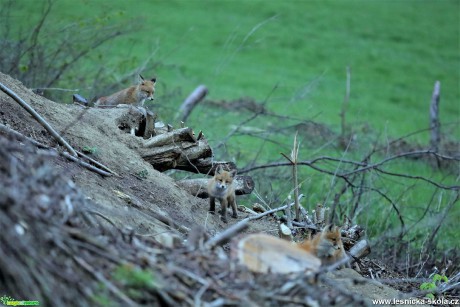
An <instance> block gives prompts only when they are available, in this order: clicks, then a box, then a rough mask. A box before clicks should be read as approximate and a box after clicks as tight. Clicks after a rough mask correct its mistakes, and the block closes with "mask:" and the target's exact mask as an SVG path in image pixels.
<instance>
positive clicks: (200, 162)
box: [177, 157, 236, 176]
mask: <svg viewBox="0 0 460 307" xmlns="http://www.w3.org/2000/svg"><path fill="white" fill-rule="evenodd" d="M212 160H213V159H212V158H211V157H209V158H205V159H201V158H199V159H196V160H195V161H193V163H192V164H190V163H188V164H183V165H178V166H177V169H180V170H183V171H187V172H193V173H199V174H206V175H211V176H213V175H214V174H215V172H216V169H217V167H218V166H221V167H222V168H223V169H224V170H228V171H231V170H234V169H236V164H235V163H233V162H216V161H214V162H213V161H212Z"/></svg>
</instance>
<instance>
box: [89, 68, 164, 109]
mask: <svg viewBox="0 0 460 307" xmlns="http://www.w3.org/2000/svg"><path fill="white" fill-rule="evenodd" d="M156 81H157V79H156V78H152V79H151V80H144V78H143V77H142V76H141V75H139V84H137V85H133V86H131V87H128V88H127V89H124V90H121V91H119V92H116V93H115V94H112V95H110V96H106V97H101V98H99V99H98V100H97V101H96V103H95V106H116V105H119V104H130V105H134V106H136V107H143V106H144V101H145V100H146V99H148V100H153V94H154V93H155V83H156Z"/></svg>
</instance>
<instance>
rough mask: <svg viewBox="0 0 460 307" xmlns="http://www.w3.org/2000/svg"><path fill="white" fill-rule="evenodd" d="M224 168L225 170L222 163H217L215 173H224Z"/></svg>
mask: <svg viewBox="0 0 460 307" xmlns="http://www.w3.org/2000/svg"><path fill="white" fill-rule="evenodd" d="M222 170H223V169H222V165H217V167H216V171H215V174H216V175H217V174H220V173H222Z"/></svg>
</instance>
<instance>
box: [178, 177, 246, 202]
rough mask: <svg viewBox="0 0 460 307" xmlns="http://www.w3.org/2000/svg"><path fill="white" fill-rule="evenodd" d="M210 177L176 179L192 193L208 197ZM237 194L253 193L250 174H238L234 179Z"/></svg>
mask: <svg viewBox="0 0 460 307" xmlns="http://www.w3.org/2000/svg"><path fill="white" fill-rule="evenodd" d="M209 180H210V179H208V178H197V179H184V180H179V181H176V183H177V185H179V186H180V187H182V188H183V189H184V190H186V191H187V192H189V193H190V194H192V195H194V196H196V197H200V198H208V197H209V195H208V192H207V186H208V182H209ZM233 184H234V187H235V194H236V195H244V194H251V192H252V191H253V190H254V180H252V178H251V177H250V176H238V175H237V176H236V177H235V180H234V181H233Z"/></svg>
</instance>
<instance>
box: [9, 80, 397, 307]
mask: <svg viewBox="0 0 460 307" xmlns="http://www.w3.org/2000/svg"><path fill="white" fill-rule="evenodd" d="M0 82H1V83H2V84H4V85H6V86H7V87H9V88H10V89H11V90H13V91H14V92H15V93H17V94H18V95H19V96H20V97H21V98H22V99H23V100H25V101H26V102H27V103H29V104H30V105H31V106H32V107H33V108H34V109H35V110H36V111H37V112H38V113H39V114H41V115H42V116H43V117H44V118H45V119H46V120H47V121H48V122H49V123H50V124H51V125H52V126H53V127H54V128H55V129H56V130H57V131H59V132H60V133H61V135H62V136H63V137H64V138H65V139H66V140H67V141H68V142H69V143H70V144H71V145H72V146H73V147H74V148H75V149H77V150H80V151H86V152H89V153H91V156H92V158H95V159H97V160H98V161H99V162H102V163H103V164H105V165H107V166H108V167H110V168H111V169H112V170H114V171H115V172H116V173H117V174H119V175H120V176H112V177H102V176H101V175H98V174H96V173H94V172H91V171H89V170H88V169H86V168H82V167H81V166H80V165H79V164H77V163H73V162H71V161H69V160H67V159H66V158H64V157H63V156H62V155H59V154H58V151H59V150H62V149H61V148H60V147H59V146H58V145H57V144H56V142H55V141H54V139H53V138H52V137H51V136H50V135H49V134H48V132H46V130H45V129H44V128H43V127H42V126H41V125H39V124H38V123H37V122H36V121H35V119H33V118H32V117H31V116H30V115H29V114H28V113H27V112H26V111H25V110H24V109H23V108H22V107H20V106H19V105H18V104H17V103H16V102H15V101H14V100H12V99H11V98H10V97H9V96H8V95H6V94H5V93H3V92H0V124H2V125H6V126H8V127H10V128H12V129H14V130H16V131H18V132H20V133H22V134H23V135H25V136H27V137H31V138H33V139H35V140H37V141H39V142H41V143H43V144H45V145H47V146H50V147H54V148H57V149H58V151H55V150H54V151H53V150H49V149H45V150H43V149H37V148H36V147H34V146H32V145H30V144H27V142H22V143H21V142H18V140H16V139H14V138H13V137H11V136H10V135H9V134H8V133H1V132H0V187H1V189H0V211H1V212H0V227H2V229H4V230H5V231H2V232H1V234H0V242H1V244H2V250H1V252H0V255H1V257H0V273H1V274H0V290H2V291H5V293H6V294H8V295H10V296H14V298H15V299H18V300H25V299H30V300H40V302H41V303H42V304H44V305H60V306H64V305H75V304H77V305H80V306H93V305H94V304H96V305H110V304H113V303H116V304H120V305H135V304H146V305H153V304H155V305H158V304H167V305H184V304H185V305H201V304H205V303H210V304H215V305H223V304H227V305H241V304H243V305H264V306H278V305H280V304H290V305H299V304H313V305H319V306H326V305H331V304H334V305H350V304H353V305H357V304H358V305H366V304H369V303H370V298H374V297H385V298H393V297H395V296H399V295H400V294H399V293H397V292H395V291H390V290H391V289H389V288H387V287H385V286H383V285H381V284H378V285H377V286H376V283H369V282H367V281H366V280H364V279H362V280H361V279H360V281H359V283H360V285H361V286H360V287H355V288H356V289H353V290H350V291H352V292H353V294H350V293H349V290H347V288H346V287H345V286H343V285H344V281H343V280H345V279H346V280H347V282H352V283H353V281H354V280H357V278H358V277H359V276H357V275H358V274H357V273H356V272H354V271H352V270H343V271H341V272H340V274H341V275H340V277H337V276H335V273H333V274H332V276H330V277H327V276H324V274H323V275H321V276H308V275H305V274H301V275H275V274H262V275H258V274H254V273H251V272H249V271H247V270H246V269H244V268H242V267H240V266H238V265H237V264H236V263H234V262H233V261H232V260H230V259H229V258H228V256H227V255H226V254H225V253H224V252H223V250H222V249H220V248H217V249H212V250H209V249H208V250H204V249H201V248H192V247H191V246H190V245H187V244H182V242H183V240H184V239H186V238H187V236H188V238H189V242H190V241H191V236H193V235H194V233H195V232H196V230H197V229H203V236H206V237H209V236H212V235H214V234H216V233H218V232H221V231H222V230H224V229H225V228H226V227H228V226H230V225H231V224H232V223H236V222H237V221H238V220H234V219H230V220H229V224H223V223H222V222H221V221H220V219H219V217H218V216H208V214H207V209H208V207H207V206H208V204H207V201H206V200H202V199H199V198H196V197H193V196H191V195H189V194H188V193H187V192H185V191H184V190H182V189H180V188H179V187H178V186H177V185H176V184H175V182H174V181H173V180H172V179H171V178H170V177H168V176H166V175H164V174H162V173H160V172H158V171H156V170H155V169H153V168H152V166H151V165H150V164H148V163H146V162H145V161H144V160H142V158H141V157H140V156H139V154H138V153H137V151H136V150H135V149H136V148H137V147H138V146H140V145H139V139H138V138H137V137H135V136H132V135H130V134H129V133H126V132H124V131H122V130H120V129H118V128H117V126H116V119H114V118H112V117H110V116H107V113H106V112H104V110H103V109H94V108H92V109H82V108H80V107H79V106H76V105H65V104H58V103H55V102H52V101H49V100H47V99H45V98H43V97H41V96H38V95H36V94H34V93H33V92H32V91H31V90H29V89H27V88H25V87H24V86H23V85H22V84H21V83H20V82H19V81H17V80H14V79H12V78H10V77H9V76H7V75H3V74H0ZM245 217H246V216H245V214H240V219H241V218H245ZM190 229H192V231H189V230H190ZM276 229H277V228H276V224H275V221H274V220H273V219H272V218H270V217H266V218H263V219H260V220H257V221H256V222H253V223H252V224H251V227H250V228H249V230H248V232H267V233H270V234H274V232H275V231H276ZM165 233H172V234H174V237H173V238H178V240H173V241H171V242H167V243H165V242H164V241H162V240H161V239H160V238H161V237H162V235H163V234H165ZM169 238H171V237H169ZM160 242H163V243H160ZM334 279H337V281H334ZM337 284H339V285H340V286H338V287H337V286H336V285H337ZM382 289H386V290H385V291H383V290H382ZM380 292H382V294H381V295H377V294H376V293H380ZM369 293H372V295H369Z"/></svg>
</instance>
